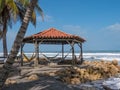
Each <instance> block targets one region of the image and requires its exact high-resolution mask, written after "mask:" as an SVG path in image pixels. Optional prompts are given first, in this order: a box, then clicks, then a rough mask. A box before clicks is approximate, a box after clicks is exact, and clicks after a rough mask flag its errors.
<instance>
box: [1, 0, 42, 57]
mask: <svg viewBox="0 0 120 90" xmlns="http://www.w3.org/2000/svg"><path fill="white" fill-rule="evenodd" d="M29 4H30V0H1V1H0V21H1V23H2V24H3V28H2V29H3V30H1V31H2V34H1V35H0V39H1V38H2V39H3V52H4V57H7V55H8V50H7V41H6V34H7V26H8V25H9V26H10V27H12V21H14V22H15V21H17V20H16V19H20V20H21V21H22V20H23V17H24V15H25V12H26V7H27V6H28V5H29ZM35 8H36V10H37V12H39V13H40V14H41V15H42V12H41V8H40V7H39V5H38V4H36V6H35ZM31 22H32V23H33V25H34V26H36V13H35V11H34V12H33V13H32V18H31Z"/></svg>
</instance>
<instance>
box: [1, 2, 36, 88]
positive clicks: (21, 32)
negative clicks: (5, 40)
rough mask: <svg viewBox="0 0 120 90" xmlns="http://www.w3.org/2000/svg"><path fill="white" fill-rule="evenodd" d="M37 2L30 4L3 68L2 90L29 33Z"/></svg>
mask: <svg viewBox="0 0 120 90" xmlns="http://www.w3.org/2000/svg"><path fill="white" fill-rule="evenodd" d="M37 1H38V0H31V2H30V4H29V6H28V8H27V10H26V13H25V16H24V19H23V22H22V25H21V27H20V29H19V31H18V33H17V36H16V38H15V41H14V43H13V46H12V49H11V51H10V53H9V55H8V58H7V61H6V63H5V64H4V65H3V68H2V69H1V73H0V88H2V87H3V85H4V83H5V81H6V79H7V77H8V75H9V73H10V71H11V68H12V65H13V63H14V60H15V57H16V56H17V53H18V52H19V48H20V45H21V43H22V40H23V38H24V36H25V33H26V31H27V27H28V24H29V21H30V19H31V16H32V13H33V10H34V7H35V5H36V3H37Z"/></svg>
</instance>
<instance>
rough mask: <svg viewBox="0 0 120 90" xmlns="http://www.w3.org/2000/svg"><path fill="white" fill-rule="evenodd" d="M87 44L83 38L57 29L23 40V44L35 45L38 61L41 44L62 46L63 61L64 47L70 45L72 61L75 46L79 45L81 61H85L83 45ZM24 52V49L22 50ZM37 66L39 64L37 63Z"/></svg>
mask: <svg viewBox="0 0 120 90" xmlns="http://www.w3.org/2000/svg"><path fill="white" fill-rule="evenodd" d="M83 42H85V39H83V38H81V37H80V36H77V35H72V34H68V33H65V32H62V31H60V30H57V29H55V28H50V29H48V30H44V31H42V32H39V33H37V34H33V35H31V36H27V37H25V38H24V39H23V43H24V44H25V43H32V44H35V53H36V60H39V46H40V45H41V44H58V45H61V46H62V50H61V52H62V59H64V45H65V44H69V45H70V46H71V49H72V60H74V59H75V55H74V45H75V44H78V46H79V47H80V57H81V61H82V60H83V55H82V53H83V52H82V43H83ZM21 51H22V48H21ZM36 64H37V63H36Z"/></svg>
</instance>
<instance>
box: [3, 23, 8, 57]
mask: <svg viewBox="0 0 120 90" xmlns="http://www.w3.org/2000/svg"><path fill="white" fill-rule="evenodd" d="M3 32H4V34H3V54H4V57H7V56H8V50H7V39H6V32H7V31H6V25H5V27H4V28H3Z"/></svg>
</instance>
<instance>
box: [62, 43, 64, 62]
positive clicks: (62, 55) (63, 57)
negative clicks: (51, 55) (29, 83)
mask: <svg viewBox="0 0 120 90" xmlns="http://www.w3.org/2000/svg"><path fill="white" fill-rule="evenodd" d="M62 60H64V44H63V43H62Z"/></svg>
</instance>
